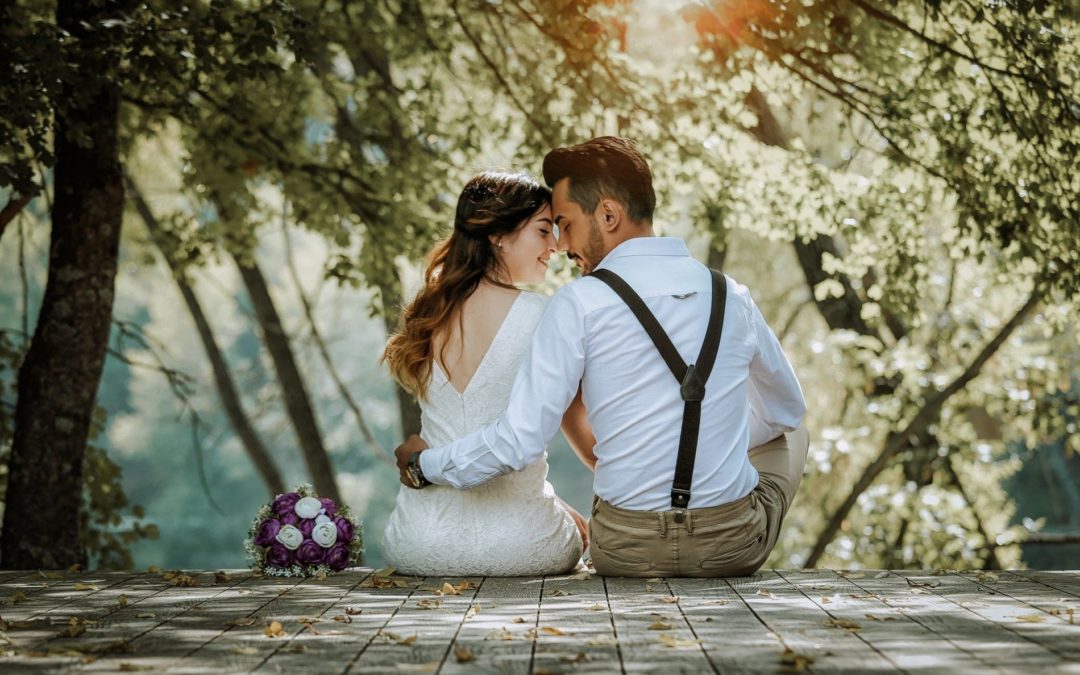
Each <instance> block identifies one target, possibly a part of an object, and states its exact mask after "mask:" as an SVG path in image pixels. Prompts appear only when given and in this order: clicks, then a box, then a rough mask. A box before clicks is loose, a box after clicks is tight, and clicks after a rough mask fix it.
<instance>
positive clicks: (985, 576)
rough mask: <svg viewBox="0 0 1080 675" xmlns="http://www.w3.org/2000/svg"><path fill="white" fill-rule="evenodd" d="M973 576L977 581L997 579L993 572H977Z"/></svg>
mask: <svg viewBox="0 0 1080 675" xmlns="http://www.w3.org/2000/svg"><path fill="white" fill-rule="evenodd" d="M975 578H976V579H978V580H979V581H997V580H998V578H999V577H998V575H997V574H995V573H993V572H979V573H978V574H976V575H975Z"/></svg>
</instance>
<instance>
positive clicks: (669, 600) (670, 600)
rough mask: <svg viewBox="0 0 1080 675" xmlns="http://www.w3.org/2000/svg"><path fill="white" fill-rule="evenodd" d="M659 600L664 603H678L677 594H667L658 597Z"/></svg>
mask: <svg viewBox="0 0 1080 675" xmlns="http://www.w3.org/2000/svg"><path fill="white" fill-rule="evenodd" d="M660 602H662V603H664V604H665V605H676V604H678V603H679V596H677V595H669V596H667V597H666V598H660Z"/></svg>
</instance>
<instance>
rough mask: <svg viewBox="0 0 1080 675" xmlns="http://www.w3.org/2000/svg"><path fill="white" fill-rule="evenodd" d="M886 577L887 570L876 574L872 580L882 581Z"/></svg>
mask: <svg viewBox="0 0 1080 675" xmlns="http://www.w3.org/2000/svg"><path fill="white" fill-rule="evenodd" d="M887 576H889V572H888V570H885V571H882V572H878V573H877V574H875V575H874V578H875V579H884V578H885V577H887Z"/></svg>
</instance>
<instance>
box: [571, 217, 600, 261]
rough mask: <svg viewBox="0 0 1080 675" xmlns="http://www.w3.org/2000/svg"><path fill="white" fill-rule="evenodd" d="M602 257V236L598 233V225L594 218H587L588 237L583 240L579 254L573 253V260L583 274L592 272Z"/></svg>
mask: <svg viewBox="0 0 1080 675" xmlns="http://www.w3.org/2000/svg"><path fill="white" fill-rule="evenodd" d="M603 259H604V237H603V235H602V234H600V225H599V224H597V222H596V218H589V238H588V239H587V240H586V242H585V248H584V249H582V251H581V255H575V256H574V260H575V261H576V262H577V264H578V267H580V268H581V273H582V274H583V275H584V274H592V271H593V270H594V269H596V266H597V265H599V264H600V261H601V260H603Z"/></svg>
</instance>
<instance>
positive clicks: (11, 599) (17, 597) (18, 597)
mask: <svg viewBox="0 0 1080 675" xmlns="http://www.w3.org/2000/svg"><path fill="white" fill-rule="evenodd" d="M27 600H29V598H27V597H26V593H23V592H22V591H15V592H14V593H12V594H11V595H9V596H8V598H7V601H8V604H9V605H17V604H19V603H20V602H26V601H27Z"/></svg>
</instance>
